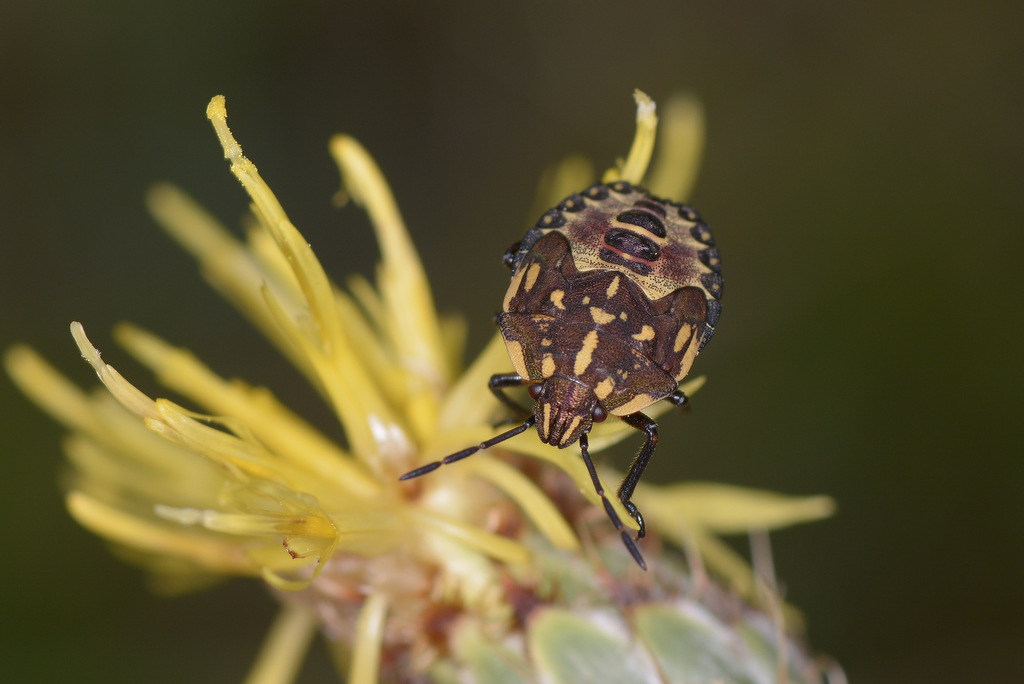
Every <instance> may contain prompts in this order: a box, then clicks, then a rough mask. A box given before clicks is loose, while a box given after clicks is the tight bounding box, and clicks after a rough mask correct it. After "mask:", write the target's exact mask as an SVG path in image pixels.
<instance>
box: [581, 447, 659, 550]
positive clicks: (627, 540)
mask: <svg viewBox="0 0 1024 684" xmlns="http://www.w3.org/2000/svg"><path fill="white" fill-rule="evenodd" d="M580 452H581V453H582V454H583V463H584V465H586V466H587V472H589V473H590V480H591V482H593V483H594V490H595V491H597V495H598V496H599V497H601V503H602V504H603V505H604V511H605V513H607V514H608V518H609V520H611V521H612V525H614V526H615V529H616V531H618V533H619V534H620V535H622V543H623V544H625V545H626V550H627V551H629V555H631V556H632V557H633V560H635V561H636V564H637V565H639V566H640V567H641V568H643V569H644V570H646V569H647V564H646V563H644V557H643V556H641V555H640V549H638V548H637V547H636V542H635V541H633V537H632V535H630V533H629V531H628V530H627V529H626V528H625V526H624V525H623V524H622V520H621V519H620V518H619V514H618V513H616V512H615V509H614V508H612V503H611V502H610V501H609V500H608V497H607V496H605V494H604V486H603V485H602V484H601V478H599V477H598V476H597V470H596V469H595V468H594V462H593V461H592V460H590V439H589V438H588V437H587V433H583V434H582V435H580ZM634 508H635V507H634ZM630 513H632V511H630Z"/></svg>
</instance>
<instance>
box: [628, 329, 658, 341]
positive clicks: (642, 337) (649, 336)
mask: <svg viewBox="0 0 1024 684" xmlns="http://www.w3.org/2000/svg"><path fill="white" fill-rule="evenodd" d="M633 339H634V340H639V341H640V342H644V341H646V340H653V339H654V328H652V327H651V326H649V325H645V326H644V327H642V328H640V332H638V333H637V334H636V335H633Z"/></svg>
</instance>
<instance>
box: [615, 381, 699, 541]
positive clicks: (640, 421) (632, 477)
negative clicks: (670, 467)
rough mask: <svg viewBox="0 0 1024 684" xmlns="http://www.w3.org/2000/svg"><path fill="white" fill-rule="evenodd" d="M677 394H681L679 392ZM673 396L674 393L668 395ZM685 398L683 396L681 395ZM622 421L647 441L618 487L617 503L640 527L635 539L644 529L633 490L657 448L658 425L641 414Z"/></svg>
mask: <svg viewBox="0 0 1024 684" xmlns="http://www.w3.org/2000/svg"><path fill="white" fill-rule="evenodd" d="M679 394H682V393H681V392H679ZM669 396H670V397H671V396H675V393H673V394H671V395H669ZM683 396H684V398H685V395H683ZM673 403H674V402H673ZM622 420H623V421H624V422H625V423H626V424H627V425H629V426H630V427H632V428H634V429H637V430H641V431H642V432H645V433H646V434H647V441H646V442H644V445H643V447H642V448H641V449H640V453H638V454H637V455H636V458H634V459H633V462H632V463H631V464H630V466H629V472H628V473H626V479H624V480H623V481H622V484H621V485H620V486H619V501H621V502H622V505H623V506H625V507H626V510H627V511H629V514H630V515H632V516H633V519H634V520H636V521H637V523H639V525H640V533H639V534H638V535H637V539H639V538H641V537H643V536H644V534H645V532H646V529H645V528H644V516H642V515H640V511H638V510H637V508H636V504H634V503H633V502H632V500H631V499H632V498H633V490H634V489H636V485H637V483H638V482H640V478H641V477H642V476H643V474H644V470H645V469H646V468H647V464H648V463H650V461H651V454H653V453H654V447H656V446H658V424H657V423H655V422H654V421H653V420H651V419H650V418H648V417H647V416H645V415H644V414H642V413H631V414H629V415H628V416H622Z"/></svg>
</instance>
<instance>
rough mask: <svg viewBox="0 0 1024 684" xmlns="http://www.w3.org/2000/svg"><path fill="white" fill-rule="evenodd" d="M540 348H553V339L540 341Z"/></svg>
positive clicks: (547, 338)
mask: <svg viewBox="0 0 1024 684" xmlns="http://www.w3.org/2000/svg"><path fill="white" fill-rule="evenodd" d="M540 346H542V347H550V346H551V338H549V337H545V338H544V339H542V340H541V341H540Z"/></svg>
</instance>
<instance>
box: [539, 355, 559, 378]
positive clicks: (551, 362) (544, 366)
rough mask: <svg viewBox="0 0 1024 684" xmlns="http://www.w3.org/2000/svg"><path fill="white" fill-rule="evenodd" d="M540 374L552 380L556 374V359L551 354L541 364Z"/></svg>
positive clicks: (545, 356)
mask: <svg viewBox="0 0 1024 684" xmlns="http://www.w3.org/2000/svg"><path fill="white" fill-rule="evenodd" d="M540 374H541V376H542V377H545V378H550V377H551V376H552V375H554V374H555V358H554V357H553V356H551V354H545V355H544V360H543V361H541V364H540Z"/></svg>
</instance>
